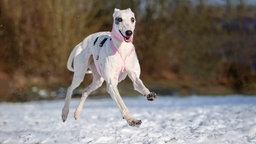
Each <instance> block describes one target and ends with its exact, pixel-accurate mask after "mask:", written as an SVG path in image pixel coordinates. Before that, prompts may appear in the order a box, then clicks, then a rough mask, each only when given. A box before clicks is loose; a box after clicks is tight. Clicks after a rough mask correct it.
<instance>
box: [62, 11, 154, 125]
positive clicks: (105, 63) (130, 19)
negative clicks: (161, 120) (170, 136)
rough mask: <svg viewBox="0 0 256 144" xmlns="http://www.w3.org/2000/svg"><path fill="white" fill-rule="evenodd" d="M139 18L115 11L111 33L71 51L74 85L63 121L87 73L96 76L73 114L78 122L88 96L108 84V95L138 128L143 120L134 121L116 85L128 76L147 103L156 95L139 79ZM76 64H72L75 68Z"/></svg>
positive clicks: (95, 36)
mask: <svg viewBox="0 0 256 144" xmlns="http://www.w3.org/2000/svg"><path fill="white" fill-rule="evenodd" d="M135 23H136V19H135V16H134V13H133V12H132V11H131V9H130V8H128V9H125V10H120V9H117V8H115V10H114V13H113V27H112V31H111V32H98V33H94V34H91V35H89V36H88V37H86V38H85V39H84V40H83V41H82V42H81V43H79V44H78V45H77V46H76V47H75V48H74V49H73V50H72V52H71V54H70V56H69V58H68V62H67V68H68V69H69V70H70V71H72V72H74V75H73V80H72V83H71V85H70V86H69V87H68V89H67V93H66V98H65V104H64V107H63V109H62V120H63V122H65V121H66V119H67V116H68V113H69V104H70V100H71V97H72V93H73V90H74V89H75V88H77V87H78V86H79V85H80V83H81V82H82V81H83V79H84V75H85V74H86V73H91V74H92V75H93V80H92V83H91V84H90V85H89V86H88V87H87V88H85V90H84V91H83V93H82V97H81V100H80V102H79V105H78V106H77V108H76V111H75V113H74V118H75V119H78V118H79V116H80V113H81V111H82V108H83V105H84V102H85V100H86V98H87V97H88V95H89V94H90V93H91V92H93V91H95V90H96V89H98V88H99V87H101V85H102V83H103V82H104V81H106V85H107V92H108V93H109V94H110V95H111V97H112V99H113V100H114V101H115V102H116V104H117V106H118V108H119V110H120V112H121V114H122V116H123V118H124V119H125V120H126V121H127V122H128V124H129V125H130V126H139V125H140V124H141V123H142V121H141V120H138V119H135V118H133V117H132V115H131V114H130V113H129V111H128V108H127V107H126V105H125V103H124V102H123V100H122V97H121V96H120V94H119V91H118V89H117V85H118V83H119V82H120V81H122V80H124V79H125V78H126V77H127V75H128V76H129V78H130V79H131V80H132V82H133V86H134V89H135V90H137V91H138V92H139V93H141V94H142V95H144V96H146V98H147V100H149V101H153V100H154V99H155V98H156V97H157V95H156V93H155V92H150V91H149V90H148V89H147V88H146V87H145V86H144V84H143V82H142V80H141V79H140V72H141V70H140V64H139V61H138V58H137V55H136V52H135V47H134V45H133V43H132V42H133V36H134V29H135ZM72 64H73V65H72Z"/></svg>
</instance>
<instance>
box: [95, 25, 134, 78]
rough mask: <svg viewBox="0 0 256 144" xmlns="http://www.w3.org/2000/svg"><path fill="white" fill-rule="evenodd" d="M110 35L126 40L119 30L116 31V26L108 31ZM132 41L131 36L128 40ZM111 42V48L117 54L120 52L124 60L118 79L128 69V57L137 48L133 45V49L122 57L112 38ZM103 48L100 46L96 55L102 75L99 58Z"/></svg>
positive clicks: (97, 64) (98, 68)
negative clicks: (126, 67)
mask: <svg viewBox="0 0 256 144" xmlns="http://www.w3.org/2000/svg"><path fill="white" fill-rule="evenodd" d="M108 35H109V36H111V37H115V38H116V39H118V40H119V41H124V38H123V36H122V35H121V34H120V33H119V32H116V31H115V29H114V28H113V29H112V31H111V33H108ZM132 41H133V38H130V39H129V40H128V41H127V42H132ZM110 44H111V49H112V51H113V53H114V54H115V55H116V54H118V55H119V56H120V58H121V60H122V62H123V64H122V67H121V69H120V72H119V76H118V79H119V80H120V77H121V74H122V73H123V72H125V71H126V69H125V62H126V59H127V58H128V57H129V56H130V55H131V54H132V52H133V51H134V49H135V48H134V46H132V48H131V51H130V52H129V53H128V54H127V55H126V56H125V57H122V55H121V54H120V52H119V51H118V49H117V48H116V46H115V45H114V43H113V41H112V40H111V41H110ZM101 48H102V46H100V47H99V49H98V52H97V56H96V60H97V62H96V68H97V70H98V72H99V74H100V76H102V72H101V68H100V64H99V62H98V60H99V55H100V51H101Z"/></svg>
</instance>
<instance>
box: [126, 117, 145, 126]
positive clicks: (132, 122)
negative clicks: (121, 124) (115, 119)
mask: <svg viewBox="0 0 256 144" xmlns="http://www.w3.org/2000/svg"><path fill="white" fill-rule="evenodd" d="M127 122H128V124H129V125H130V126H140V125H141V123H142V121H141V120H136V119H130V120H127Z"/></svg>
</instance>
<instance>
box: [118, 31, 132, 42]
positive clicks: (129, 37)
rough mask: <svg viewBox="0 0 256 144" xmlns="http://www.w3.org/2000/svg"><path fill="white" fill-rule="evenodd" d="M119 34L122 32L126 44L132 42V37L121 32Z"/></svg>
mask: <svg viewBox="0 0 256 144" xmlns="http://www.w3.org/2000/svg"><path fill="white" fill-rule="evenodd" d="M119 32H120V34H121V35H122V36H123V38H124V41H125V42H131V41H132V36H125V35H124V34H123V33H122V32H121V30H119Z"/></svg>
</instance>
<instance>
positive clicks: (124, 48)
mask: <svg viewBox="0 0 256 144" xmlns="http://www.w3.org/2000/svg"><path fill="white" fill-rule="evenodd" d="M134 53H135V51H134V46H133V44H127V43H122V44H121V45H120V47H119V48H116V47H115V46H114V44H113V42H112V40H111V37H110V36H109V35H104V36H100V37H97V38H96V39H95V41H94V48H93V59H94V63H95V65H96V68H97V71H98V73H99V74H100V75H101V76H103V75H104V74H106V73H108V74H106V75H111V76H114V77H118V79H119V80H122V79H124V78H125V77H126V75H127V72H126V71H127V69H129V68H130V67H131V65H132V64H131V61H132V60H131V59H132V55H133V54H134Z"/></svg>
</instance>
